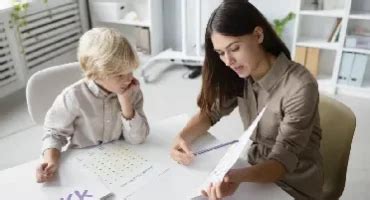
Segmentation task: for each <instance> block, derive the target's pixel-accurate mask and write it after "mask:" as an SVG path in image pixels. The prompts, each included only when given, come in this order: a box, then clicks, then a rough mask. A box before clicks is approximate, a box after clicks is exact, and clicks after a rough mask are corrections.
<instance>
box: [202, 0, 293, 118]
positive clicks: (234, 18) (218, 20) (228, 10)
mask: <svg viewBox="0 0 370 200" xmlns="http://www.w3.org/2000/svg"><path fill="white" fill-rule="evenodd" d="M257 26H259V27H261V28H262V29H263V34H264V39H263V42H262V48H263V49H264V50H265V51H266V52H269V53H271V54H272V55H274V56H276V57H277V56H278V55H279V54H280V53H281V52H283V53H284V54H285V55H286V56H287V57H288V58H289V59H290V52H289V50H288V48H287V47H286V46H285V44H284V43H283V42H282V41H281V39H280V38H279V37H278V36H277V34H276V33H275V31H274V30H273V29H272V27H271V25H270V24H269V22H268V21H267V20H266V18H265V17H264V16H263V15H262V14H261V13H260V12H259V11H258V10H257V9H256V8H255V7H254V6H253V5H252V4H250V3H249V2H248V1H243V0H238V1H237V0H228V1H226V0H225V1H224V2H222V3H221V5H220V6H219V7H218V8H217V9H216V10H215V11H213V13H212V15H211V17H210V18H209V20H208V24H207V29H206V34H205V59H204V63H203V69H202V70H203V71H202V88H201V92H200V95H199V97H198V106H199V107H200V109H201V112H202V113H206V114H207V115H209V114H210V112H211V109H212V107H213V106H214V105H215V103H216V102H217V101H219V103H220V105H222V104H223V102H224V101H226V100H227V99H230V98H233V97H235V96H237V95H238V94H241V93H242V92H243V88H244V79H242V78H239V77H238V75H237V74H236V73H235V72H234V71H233V70H232V69H230V68H229V67H227V66H226V65H225V64H224V63H223V62H222V60H221V59H220V57H219V55H218V54H217V53H216V52H215V51H214V47H213V44H212V40H211V35H212V33H213V32H217V33H220V34H222V35H225V36H242V35H246V34H251V33H253V31H254V29H255V27H257Z"/></svg>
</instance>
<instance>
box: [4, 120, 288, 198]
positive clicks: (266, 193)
mask: <svg viewBox="0 0 370 200" xmlns="http://www.w3.org/2000/svg"><path fill="white" fill-rule="evenodd" d="M187 120H188V117H187V116H186V115H181V116H177V117H173V118H169V119H167V120H164V121H161V122H159V123H156V124H154V125H152V127H151V133H150V135H149V136H148V138H147V141H146V142H145V143H144V144H142V145H129V144H127V145H128V146H129V147H130V148H131V149H133V150H134V151H136V152H137V153H139V154H141V155H143V156H145V158H147V159H149V160H152V161H153V162H157V163H161V164H163V165H165V166H168V167H169V170H168V171H166V172H165V173H163V174H162V175H161V176H159V177H157V178H156V179H155V180H153V181H151V182H149V183H148V184H146V185H145V186H143V187H141V188H140V189H139V190H138V191H137V192H135V193H133V194H132V195H131V196H129V197H127V199H128V200H142V199H145V200H146V199H155V200H167V199H168V200H174V199H175V200H177V199H179V200H182V199H189V198H190V197H193V196H194V195H195V194H198V193H199V192H200V191H199V187H200V185H201V184H202V183H203V182H204V181H205V179H206V177H207V176H208V174H209V172H211V171H212V170H213V168H214V167H215V166H216V164H217V163H218V161H219V159H220V158H221V156H222V155H223V153H224V152H225V151H226V149H227V148H222V149H218V150H215V151H212V152H208V153H205V154H203V155H200V156H198V157H196V158H195V160H194V162H193V164H191V165H190V166H187V167H186V166H182V165H178V164H177V163H176V162H174V161H173V160H172V159H171V158H170V155H169V152H170V148H171V145H172V141H173V139H174V137H175V135H176V134H177V133H178V132H179V131H180V129H181V128H182V127H184V125H185V123H186V122H187ZM212 142H216V140H215V139H214V138H212V137H211V136H207V137H204V138H202V139H201V140H199V141H198V142H197V143H198V144H195V147H194V148H197V147H196V146H199V144H200V143H202V144H204V143H208V144H210V143H212ZM73 151H74V150H72V153H71V154H70V155H72V156H70V155H69V156H66V158H65V159H67V160H68V159H72V158H73ZM32 162H33V163H34V162H35V161H32ZM32 162H30V164H24V165H22V166H17V167H14V168H11V169H7V170H3V171H1V172H0V184H1V183H3V182H5V181H8V180H9V179H11V178H14V177H17V174H24V171H29V172H30V173H32V175H30V176H28V178H33V177H34V171H35V169H34V168H32V167H33V166H34V164H31V163H32ZM25 166H26V167H25ZM27 166H29V167H28V168H27ZM20 170H21V171H20ZM20 172H21V173H20ZM76 176H77V175H76ZM35 184H37V183H35ZM0 190H1V188H0ZM113 192H114V191H113ZM0 195H1V192H0ZM246 197H247V198H248V199H253V200H258V199H269V200H275V199H276V200H278V199H279V200H281V199H283V200H286V199H292V198H291V197H290V196H289V195H288V194H287V193H285V192H284V191H283V190H281V189H280V188H279V187H277V186H276V185H275V184H254V183H243V184H241V185H240V187H239V189H238V190H237V192H236V193H235V195H234V196H233V197H231V198H229V199H246ZM111 199H120V198H118V197H112V198H111ZM86 200H90V199H89V198H86Z"/></svg>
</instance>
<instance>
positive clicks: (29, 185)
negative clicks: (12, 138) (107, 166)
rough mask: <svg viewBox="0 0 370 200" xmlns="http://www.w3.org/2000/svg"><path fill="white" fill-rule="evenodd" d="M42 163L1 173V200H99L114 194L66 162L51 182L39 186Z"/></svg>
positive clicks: (29, 164)
mask: <svg viewBox="0 0 370 200" xmlns="http://www.w3.org/2000/svg"><path fill="white" fill-rule="evenodd" d="M39 163H40V160H34V161H31V162H28V163H25V164H22V165H19V166H17V167H14V168H10V169H7V170H4V171H1V174H0V177H1V179H2V181H1V184H0V188H1V199H14V200H24V199H37V200H50V199H56V200H71V199H86V200H87V199H88V200H98V199H104V198H105V197H107V196H109V195H110V194H111V192H110V191H109V190H108V189H107V188H106V187H105V186H104V185H103V184H102V183H101V182H100V181H99V180H98V179H97V178H96V177H95V176H94V175H92V174H91V173H89V172H88V171H87V170H83V169H81V168H79V167H76V163H71V162H63V160H61V164H60V167H59V170H58V174H57V176H56V178H55V180H53V181H52V182H48V183H36V176H35V172H36V167H37V165H38V164H39Z"/></svg>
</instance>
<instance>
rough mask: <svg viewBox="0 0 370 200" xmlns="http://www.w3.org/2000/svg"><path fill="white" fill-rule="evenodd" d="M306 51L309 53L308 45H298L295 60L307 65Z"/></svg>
mask: <svg viewBox="0 0 370 200" xmlns="http://www.w3.org/2000/svg"><path fill="white" fill-rule="evenodd" d="M306 53H307V48H306V47H298V46H297V47H296V50H295V58H294V60H295V61H296V62H297V63H299V64H301V65H303V66H304V65H305V64H306Z"/></svg>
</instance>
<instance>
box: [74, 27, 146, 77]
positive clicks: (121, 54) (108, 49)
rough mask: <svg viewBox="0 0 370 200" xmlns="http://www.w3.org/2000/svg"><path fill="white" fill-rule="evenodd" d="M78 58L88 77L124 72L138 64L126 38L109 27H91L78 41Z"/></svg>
mask: <svg viewBox="0 0 370 200" xmlns="http://www.w3.org/2000/svg"><path fill="white" fill-rule="evenodd" d="M78 60H79V62H80V65H81V68H82V70H83V71H84V73H85V76H86V77H87V78H88V79H98V78H107V77H109V76H112V75H119V74H126V73H129V72H131V71H133V70H134V69H136V68H137V67H138V65H139V62H138V59H137V55H136V53H135V52H134V51H133V49H132V47H131V45H130V43H129V42H128V40H127V39H126V38H125V37H123V36H122V35H121V34H120V33H119V32H118V31H115V30H113V29H110V28H93V29H91V30H89V31H87V32H86V33H84V34H83V35H82V36H81V38H80V41H79V46H78Z"/></svg>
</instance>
